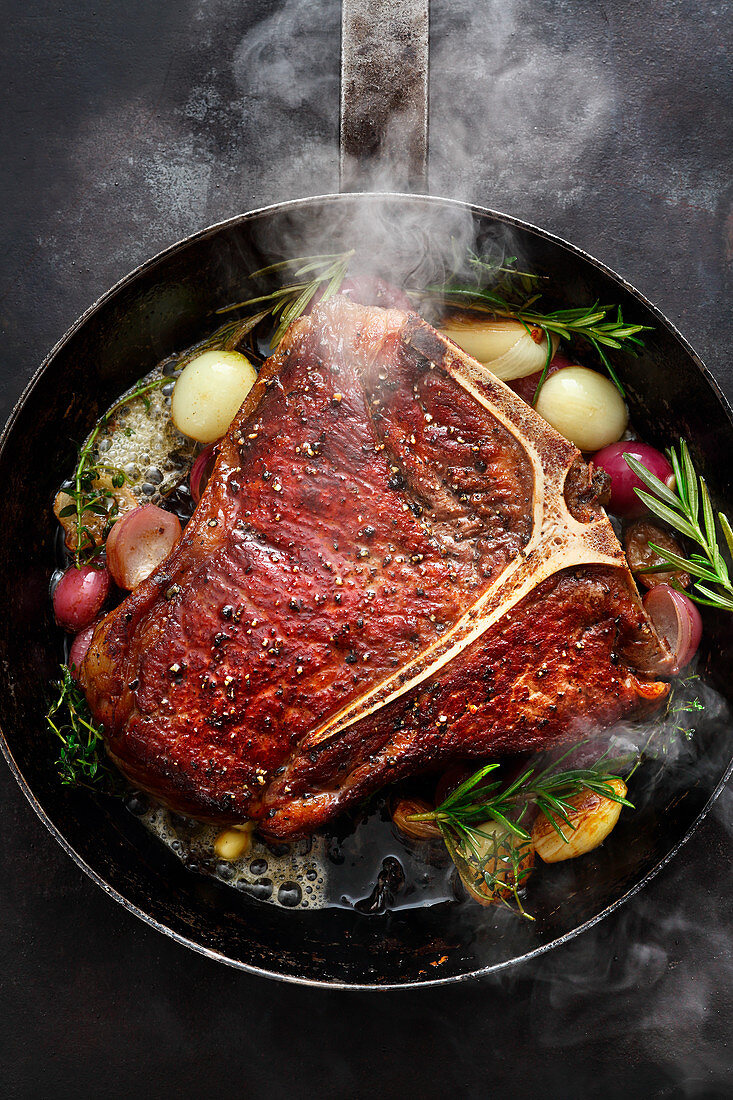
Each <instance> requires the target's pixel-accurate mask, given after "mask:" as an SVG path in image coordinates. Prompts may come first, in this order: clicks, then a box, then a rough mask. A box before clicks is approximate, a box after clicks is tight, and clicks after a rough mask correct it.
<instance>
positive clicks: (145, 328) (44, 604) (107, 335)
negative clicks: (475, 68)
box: [0, 195, 733, 987]
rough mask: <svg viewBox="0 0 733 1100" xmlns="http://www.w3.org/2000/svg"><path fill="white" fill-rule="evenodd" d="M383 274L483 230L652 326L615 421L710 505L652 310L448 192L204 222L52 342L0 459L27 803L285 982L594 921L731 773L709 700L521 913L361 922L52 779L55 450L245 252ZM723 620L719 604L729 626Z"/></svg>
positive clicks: (102, 861)
mask: <svg viewBox="0 0 733 1100" xmlns="http://www.w3.org/2000/svg"><path fill="white" fill-rule="evenodd" d="M365 240H367V241H369V243H370V256H371V262H372V263H373V265H374V267H375V268H377V269H378V270H379V271H380V272H381V273H382V274H386V275H390V274H391V275H392V277H393V278H395V280H396V281H400V280H401V279H402V280H405V281H407V282H409V283H410V284H411V285H414V286H420V285H425V283H426V281H427V280H428V279H430V278H434V277H436V276H438V277H439V276H440V273H441V271H444V270H445V268H446V267H447V266H449V264H450V257H451V250H452V248H453V247H454V244H453V243H452V241H453V242H457V244H458V246H459V247H465V246H466V245H468V244H472V245H476V246H478V247H479V248H480V247H482V246H483V245H486V244H488V243H492V242H493V243H495V244H497V245H499V246H500V247H503V248H504V249H506V251H507V253H510V254H511V255H517V256H519V257H520V260H521V263H522V264H523V265H526V268H527V269H528V270H532V271H536V272H541V273H543V274H544V275H546V276H547V277H548V287H549V288H550V293H551V294H552V296H553V297H554V298H555V299H556V300H557V303H558V305H564V304H565V305H571V304H572V305H577V304H579V303H585V302H593V301H595V300H599V301H601V302H613V303H614V304H615V303H619V304H620V305H621V306H622V308H623V313H624V316H625V317H628V319H630V320H634V321H640V322H642V323H646V324H650V325H653V326H654V332H653V333H650V334H649V336H648V339H647V341H646V350H645V353H644V355H643V357H642V358H641V359H634V358H632V357H629V356H626V355H624V354H622V353H618V354H617V355H616V358H615V360H614V363H615V365H617V369H618V371H619V374H620V375H621V378H622V381H623V382H624V385H625V387H626V389H627V394H628V399H629V403H630V406H631V415H632V421H633V422H634V423H635V424H636V425H637V427H638V428H639V430H640V431H641V433H642V434H643V435H644V437H645V438H647V439H648V440H649V441H650V442H652V443H656V444H657V445H662V446H664V445H667V444H668V443H669V441H670V440H674V439H676V438H677V437H678V436H679V435H683V436H685V437H686V438H687V439H688V440H690V441H691V442H692V444H693V453H694V458H695V461H696V464H697V466H698V469H699V470H700V472H701V473H702V474H704V476H705V477H706V479H707V480H708V484H709V487H710V489H711V492H712V494H713V499H714V501H715V503H716V505H717V506H719V507H721V508H723V509H724V510H730V508H731V505H732V503H733V487H732V486H731V481H730V473H729V472H728V471H726V470H725V469H722V468H721V465H722V464H720V463H719V462H717V461H716V458H717V456H718V455H720V454H721V453H725V451H726V449H730V446H731V441H732V440H733V427H732V424H731V419H730V416H729V412H728V410H727V407H726V405H725V403H724V401H723V399H722V398H721V396H720V395H719V393H718V392H717V390H716V388H715V386H714V384H713V383H712V382H711V381H710V379H709V377H708V376H707V375H706V373H705V371H704V369H703V368H702V365H701V364H700V363H699V360H697V358H696V357H695V356H694V354H693V353H692V352H691V351H690V349H689V348H688V347H687V346H686V344H685V343H684V341H683V340H682V339H681V338H680V337H679V335H678V334H677V333H676V332H675V331H674V329H673V328H672V326H670V325H669V324H668V323H667V322H666V321H665V320H664V319H663V318H662V317H661V315H659V314H658V313H657V311H656V310H654V309H653V307H651V306H649V305H648V303H646V302H645V301H644V299H642V298H641V297H640V296H639V295H638V294H637V293H636V292H635V291H633V289H632V288H630V287H628V286H627V285H626V284H624V283H623V282H622V281H621V280H619V279H618V278H617V277H615V276H614V275H613V274H612V273H610V272H608V271H606V270H605V269H604V268H603V267H602V266H601V265H599V264H597V263H596V262H595V261H593V260H591V259H590V258H589V257H586V256H584V255H583V254H581V253H579V252H578V251H577V250H575V249H573V248H571V247H570V246H567V245H565V244H564V243H562V242H559V241H557V240H556V239H555V238H553V237H551V236H549V235H548V234H545V233H543V232H541V231H539V230H536V229H534V228H532V227H530V226H526V225H523V224H520V223H517V222H514V221H513V220H512V219H509V218H506V217H504V216H502V215H498V214H494V213H491V212H488V211H482V210H479V209H477V208H470V207H468V206H465V205H464V204H461V203H454V202H450V201H447V200H436V199H428V198H419V197H410V196H375V195H367V196H358V195H343V196H331V197H326V198H320V199H311V200H304V201H301V202H297V203H290V204H284V205H281V206H277V207H272V208H270V209H268V210H265V211H260V212H255V213H253V214H250V215H245V216H243V217H241V218H237V219H234V220H232V221H230V222H227V223H224V224H223V225H221V226H218V227H214V228H213V229H211V230H206V231H204V232H203V233H201V234H198V235H197V236H196V237H194V238H192V239H191V240H189V241H188V242H183V243H182V244H180V245H177V246H175V247H174V248H172V249H169V250H168V251H167V252H165V253H163V254H162V255H161V256H159V257H157V258H156V259H155V260H152V261H150V262H149V263H148V264H146V265H144V267H143V268H141V269H140V270H139V271H138V272H136V273H133V275H131V276H129V277H128V278H127V279H126V280H124V281H123V282H122V283H121V284H120V285H119V286H118V287H117V288H115V290H114V291H113V292H111V293H110V294H109V295H107V296H106V297H105V298H104V299H102V300H101V301H100V302H99V303H97V305H96V306H95V307H93V308H92V310H90V311H89V312H88V313H87V314H86V315H85V317H84V318H83V319H82V320H81V321H80V322H78V323H77V324H76V325H75V326H74V327H73V328H72V330H70V332H69V333H67V335H66V336H65V337H64V339H63V340H62V341H61V343H60V344H59V345H58V347H57V348H56V349H55V350H54V352H53V353H52V354H51V356H50V357H49V359H48V360H47V362H46V363H45V365H44V367H43V368H42V369H41V371H40V372H39V373H38V374H37V376H36V377H35V379H34V380H33V382H32V383H31V385H30V387H29V388H28V390H27V391H26V393H25V395H24V396H23V398H22V399H21V401H20V403H19V405H18V407H17V408H16V410H15V413H14V415H13V418H12V419H11V422H10V424H9V427H8V429H7V430H6V435H5V439H4V443H3V447H2V452H1V454H0V483H2V484H3V486H4V488H5V523H4V524H3V525H2V526H1V527H0V555H1V556H2V560H3V561H4V563H5V568H4V570H3V571H2V573H0V598H1V599H2V603H3V607H4V608H5V614H4V616H3V617H2V620H0V657H1V659H2V662H3V668H4V677H5V691H4V692H3V693H2V694H1V695H0V727H2V729H3V731H4V735H5V741H6V752H7V754H8V755H9V758H10V759H11V763H12V765H13V767H14V770H15V771H16V775H17V777H18V779H19V781H20V782H21V784H22V785H23V786H24V789H25V791H26V794H27V795H28V796H29V798H30V799H31V801H32V803H33V804H34V807H35V808H36V809H37V811H38V812H39V813H40V814H41V816H42V818H43V820H44V821H45V822H46V823H47V824H48V825H49V827H50V828H51V829H52V830H53V831H54V832H55V833H56V835H57V837H58V838H59V839H60V840H61V842H62V843H63V844H64V846H66V847H67V849H69V850H71V853H72V854H73V855H75V857H76V858H77V859H78V861H79V862H80V863H81V864H82V865H83V866H84V867H85V869H86V870H87V871H89V872H90V873H91V874H92V875H93V876H94V877H96V878H97V879H98V880H99V881H101V882H103V883H104V884H106V885H107V887H108V888H110V889H111V890H112V891H113V892H114V893H115V895H116V896H117V897H118V899H119V900H120V901H122V902H123V904H125V905H127V906H128V907H129V908H131V909H133V910H134V911H136V912H138V914H139V915H141V916H143V917H144V918H145V919H147V920H148V921H150V922H151V923H153V924H154V925H156V926H158V927H160V928H162V929H163V930H164V931H167V932H168V933H169V934H171V935H173V936H175V937H177V938H180V939H181V940H182V941H183V942H186V943H188V944H189V945H190V946H193V947H195V948H197V949H199V950H202V951H204V952H207V953H211V954H212V955H214V956H215V957H218V958H221V959H222V960H224V961H226V962H229V963H231V964H232V965H235V966H240V967H243V968H247V969H255V970H259V971H263V972H267V973H269V974H271V975H273V976H278V977H282V978H286V979H293V980H305V981H311V982H323V983H343V984H348V985H355V986H365V985H367V986H378V987H379V986H393V985H403V984H412V983H424V982H431V981H439V980H445V979H451V978H457V977H462V976H466V975H468V974H471V973H474V972H476V971H480V970H485V969H487V968H494V967H500V966H504V965H507V964H509V963H511V962H512V961H514V960H516V959H518V958H521V957H523V956H525V955H527V954H528V953H531V952H534V951H537V950H542V949H545V948H547V947H548V946H550V945H552V944H553V943H554V942H556V941H557V940H559V939H561V938H563V937H566V936H568V935H570V934H572V933H573V932H574V931H576V930H578V929H580V928H581V927H582V926H584V925H585V924H587V923H588V922H589V921H593V920H594V919H596V918H597V917H598V916H599V915H601V914H603V913H604V912H605V911H607V910H608V909H609V908H610V907H612V906H613V905H614V904H616V903H617V902H618V901H619V900H620V899H621V898H623V897H624V896H625V895H627V894H628V892H629V891H631V890H633V889H634V888H636V887H637V886H638V884H639V883H641V882H642V881H643V880H644V879H645V878H646V877H647V876H648V875H649V874H650V873H651V872H653V870H654V869H655V868H656V867H657V866H658V865H659V864H660V863H661V862H663V861H664V860H665V859H666V858H667V857H668V856H669V854H670V853H671V852H672V851H673V850H674V849H675V848H676V846H677V845H679V843H680V842H681V841H682V839H683V838H684V837H685V836H686V835H687V833H688V832H689V830H690V829H691V828H692V827H693V826H694V824H695V822H696V821H697V820H698V819H699V817H700V815H701V814H702V813H703V811H704V809H705V807H706V804H707V803H708V802H709V799H710V797H711V795H712V794H713V792H714V791H715V789H716V787H717V786H718V785H719V784H720V782H721V780H722V778H723V776H724V775H725V773H726V771H727V770H728V769H729V767H730V763H731V747H730V741H729V739H728V738H727V725H726V720H725V708H724V703H723V702H721V707H720V708H719V709H718V710H717V711H716V712H714V713H713V712H712V710H711V713H710V714H709V715H708V716H707V717H706V720H705V724H704V726H701V727H700V728H699V729H698V734H697V737H696V739H695V744H694V751H693V752H692V753H691V754H688V755H687V756H686V757H685V759H684V760H680V761H678V762H677V763H676V764H675V765H674V766H671V767H670V768H668V769H667V770H666V771H665V772H664V773H663V775H662V776H661V778H660V779H659V781H658V782H657V783H656V784H655V788H654V792H653V797H650V799H648V800H646V801H644V800H642V803H641V805H640V806H639V809H638V811H637V813H636V814H634V815H628V816H627V817H626V818H622V822H621V824H620V825H619V827H618V828H617V829H616V830H615V831H614V832H613V833H612V835H611V837H610V838H609V840H608V841H607V842H606V844H604V845H603V847H602V848H601V849H599V850H597V851H596V852H595V853H592V854H591V855H589V856H586V857H585V858H584V859H583V860H581V861H576V862H572V861H571V862H570V863H568V864H566V865H564V866H562V867H561V868H557V867H555V868H553V869H552V873H551V874H543V873H540V874H538V875H537V876H536V879H533V887H532V912H533V913H534V915H535V917H536V918H537V919H536V921H535V922H534V923H529V922H525V921H521V920H518V919H516V918H515V917H514V916H513V915H512V914H510V913H508V912H507V911H504V910H502V909H500V908H496V907H495V908H493V909H491V910H486V909H482V908H480V907H478V906H475V905H468V904H465V905H458V904H442V905H437V906H432V907H423V908H414V909H405V910H400V911H399V912H394V913H385V914H382V915H365V914H360V913H357V912H355V911H352V910H346V909H326V910H317V911H284V910H282V909H278V908H276V907H274V906H267V905H262V904H260V903H258V902H257V901H254V900H252V899H249V898H248V897H246V896H244V895H239V894H238V893H236V892H235V891H233V890H231V889H228V888H226V887H225V886H223V885H221V884H219V883H217V882H215V881H213V880H210V879H206V878H204V877H202V876H199V875H196V874H194V873H192V872H190V871H188V870H186V869H185V868H184V867H183V866H182V865H181V863H180V862H179V861H178V860H177V859H175V858H174V857H173V856H172V855H171V854H170V853H169V852H168V851H167V850H166V849H165V848H164V847H163V845H161V844H160V843H158V842H157V841H155V840H154V839H153V838H152V837H151V836H150V835H149V834H148V833H147V832H146V830H145V829H144V828H143V826H142V825H141V824H140V822H139V821H137V820H136V819H135V817H134V816H133V815H131V814H130V813H129V812H128V811H127V810H125V808H124V807H123V805H122V804H121V803H120V802H118V801H116V800H112V799H105V798H98V797H96V796H92V795H89V794H87V793H85V792H84V791H81V790H71V789H65V788H62V787H61V786H60V784H59V783H58V780H57V777H56V773H55V768H54V758H55V750H54V746H53V744H52V742H51V739H50V736H49V735H48V734H47V732H46V728H45V722H44V713H45V710H46V706H47V700H46V698H45V696H44V693H43V691H39V684H45V683H47V682H49V681H50V680H51V679H52V678H53V677H54V675H55V673H56V669H57V665H58V661H59V659H60V656H61V639H60V636H59V632H58V630H57V629H56V627H55V626H54V624H53V621H52V615H51V606H50V601H49V599H48V582H49V577H50V575H51V572H52V570H53V569H54V567H55V550H54V541H55V537H56V533H55V530H54V523H53V519H52V516H51V512H50V507H49V505H50V501H51V499H52V496H53V493H54V491H55V489H56V487H57V485H58V482H59V480H60V477H61V476H63V473H64V472H65V471H66V470H68V469H69V468H70V466H71V464H72V462H73V458H74V454H75V444H74V442H73V441H79V440H81V439H83V438H84V437H85V436H86V434H87V433H88V431H89V430H90V428H91V426H92V424H93V422H94V420H95V419H96V417H97V416H98V415H100V414H101V412H103V411H104V409H105V408H107V407H108V405H109V404H110V403H111V401H112V400H113V399H114V398H115V396H117V395H118V394H119V393H120V392H122V391H123V390H124V389H126V388H127V387H128V386H129V385H130V384H131V383H132V382H134V381H135V380H137V379H138V378H140V377H141V376H142V375H143V374H145V373H146V372H147V371H148V370H150V369H151V368H152V367H153V366H154V365H155V364H156V363H157V362H159V361H160V360H161V359H163V358H165V357H166V356H168V355H170V354H172V353H174V352H176V351H180V350H182V349H184V348H185V347H187V346H188V345H190V344H191V343H193V342H194V341H196V340H198V339H200V338H202V337H203V336H205V335H206V334H207V333H208V332H210V331H213V329H214V328H216V327H218V325H219V324H220V323H221V319H220V318H217V317H216V315H215V311H216V310H217V309H218V308H220V307H222V306H224V305H227V304H229V303H231V302H232V301H238V300H241V299H242V298H244V297H247V296H248V295H249V293H250V291H249V289H248V286H247V283H246V276H247V275H248V273H249V272H251V271H253V270H256V269H257V268H259V267H261V266H262V265H263V264H266V263H269V262H272V261H273V260H279V259H282V258H285V257H288V256H301V255H308V254H311V253H314V252H319V253H323V252H337V251H342V250H345V249H348V248H352V247H353V248H357V249H361V250H362V252H363V248H364V241H365ZM705 618H706V621H705V631H704V648H703V651H702V656H701V667H700V671H701V672H702V674H703V675H704V676H705V677H706V678H707V679H709V681H710V682H711V683H712V684H713V685H714V686H715V687H716V688H717V690H718V691H719V692H720V693H721V699H722V700H724V697H725V695H726V692H730V690H731V689H730V686H729V685H726V684H725V683H724V682H723V681H724V677H723V675H722V673H723V670H725V669H726V668H730V666H731V658H732V656H733V627H732V626H731V623H730V622H727V621H726V617H725V616H723V615H712V616H710V615H708V616H706V617H705ZM728 618H730V617H728Z"/></svg>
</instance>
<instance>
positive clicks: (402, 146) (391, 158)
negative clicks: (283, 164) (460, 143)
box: [339, 0, 429, 192]
mask: <svg viewBox="0 0 733 1100" xmlns="http://www.w3.org/2000/svg"><path fill="white" fill-rule="evenodd" d="M428 5H429V0H342V10H341V130H340V142H341V145H340V154H341V155H340V161H339V172H340V186H341V190H342V191H364V190H369V189H376V190H380V191H423V192H425V191H427V189H428V180H427V174H428Z"/></svg>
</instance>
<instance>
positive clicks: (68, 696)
mask: <svg viewBox="0 0 733 1100" xmlns="http://www.w3.org/2000/svg"><path fill="white" fill-rule="evenodd" d="M56 688H57V689H58V692H59V694H58V697H57V698H56V700H55V701H54V702H53V703H52V704H51V706H50V707H49V709H48V713H47V714H46V721H47V722H48V725H49V726H50V727H51V729H52V731H53V732H54V734H55V735H56V737H57V738H58V739H59V741H60V748H59V755H58V757H57V759H56V767H57V769H58V774H59V778H60V780H61V782H62V783H63V784H64V786H85V787H91V788H93V789H100V788H102V787H103V786H104V785H106V784H107V783H109V781H110V780H111V776H112V773H111V771H110V769H109V766H108V765H107V763H106V761H105V759H104V756H103V742H102V727H101V726H98V725H96V724H95V723H94V721H93V719H92V716H91V714H90V712H89V706H88V704H87V701H86V698H85V697H84V692H83V691H82V689H81V687H80V686H79V684H77V682H76V680H75V679H74V677H73V676H72V674H71V669H70V668H69V667H68V665H61V679H60V680H59V681H58V682H57V683H56Z"/></svg>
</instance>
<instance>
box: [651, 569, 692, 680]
mask: <svg viewBox="0 0 733 1100" xmlns="http://www.w3.org/2000/svg"><path fill="white" fill-rule="evenodd" d="M644 609H645V610H646V612H647V614H648V615H649V618H650V619H651V621H652V623H653V625H654V629H655V630H656V632H657V634H658V635H659V637H660V638H661V639H662V640H663V641H664V642H666V644H667V646H668V647H669V650H670V652H671V654H672V658H673V660H674V668H673V670H672V671H673V673H674V674H675V675H676V674H677V673H678V672H680V671H681V670H682V669H683V668H685V666H686V665H689V663H690V661H691V660H692V658H693V657H694V656H695V654H696V653H697V647H698V646H699V645H700V638H701V636H702V619H701V618H700V612H699V611H698V609H697V607H696V606H695V604H694V603H693V602H692V600H691V599H690V598H689V596H685V595H684V593H682V592H678V591H677V590H676V589H675V588H672V587H671V586H670V585H668V584H658V585H657V586H656V587H655V588H652V589H650V590H649V592H647V594H646V596H645V597H644Z"/></svg>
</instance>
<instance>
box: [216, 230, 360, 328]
mask: <svg viewBox="0 0 733 1100" xmlns="http://www.w3.org/2000/svg"><path fill="white" fill-rule="evenodd" d="M355 252H356V250H355V249H353V248H351V249H349V250H348V251H347V252H325V253H321V254H320V255H316V256H296V257H294V258H293V259H289V260H281V261H280V262H279V263H275V264H268V266H267V267H261V268H259V270H257V271H253V272H252V274H251V275H250V276H249V278H250V279H259V278H261V277H262V276H264V275H275V274H279V273H280V272H288V273H291V274H292V278H293V281H292V282H290V283H287V284H286V285H284V286H280V287H278V288H277V289H276V290H273V291H270V292H269V293H267V294H261V295H259V296H256V297H252V298H246V299H245V300H244V301H242V302H235V303H234V305H230V306H224V307H223V309H219V310H217V313H229V312H231V311H232V310H235V309H246V310H251V309H252V307H253V306H261V307H265V308H264V309H261V310H259V311H258V313H259V316H258V318H257V320H258V321H260V320H263V319H264V318H265V317H267V316H268V315H269V316H271V317H272V319H273V321H276V322H277V325H276V328H275V332H274V333H273V336H272V340H271V343H272V345H273V347H276V346H277V345H278V344H279V343H280V340H281V339H282V338H283V336H284V335H285V332H286V330H287V329H288V327H289V326H290V325H291V324H292V322H293V321H295V320H297V318H298V317H300V316H301V315H302V314H303V313H305V311H306V309H307V308H308V306H309V305H310V303H311V302H312V301H313V299H314V298H315V296H316V294H317V293H318V292H319V291H320V290H321V289H322V290H323V293H322V295H321V298H322V301H327V300H328V299H329V298H331V297H332V296H333V295H334V294H337V293H338V291H339V288H340V287H341V284H342V283H343V281H344V279H345V278H346V272H347V271H348V268H349V262H350V261H351V258H352V257H353V256H354V255H355Z"/></svg>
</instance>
